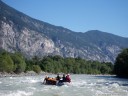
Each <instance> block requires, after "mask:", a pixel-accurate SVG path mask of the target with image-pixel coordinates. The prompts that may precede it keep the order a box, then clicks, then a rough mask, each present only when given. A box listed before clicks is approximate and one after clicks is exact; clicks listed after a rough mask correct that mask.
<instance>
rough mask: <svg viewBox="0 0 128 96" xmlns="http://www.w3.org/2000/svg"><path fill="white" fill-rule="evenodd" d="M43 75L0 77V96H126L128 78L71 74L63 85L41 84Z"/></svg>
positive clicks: (127, 93)
mask: <svg viewBox="0 0 128 96" xmlns="http://www.w3.org/2000/svg"><path fill="white" fill-rule="evenodd" d="M50 76H51V77H55V75H50ZM44 77H45V76H23V77H4V78H0V96H128V80H127V79H119V78H115V76H91V75H71V78H72V82H71V83H70V84H67V85H63V86H55V85H43V84H42V81H43V78H44Z"/></svg>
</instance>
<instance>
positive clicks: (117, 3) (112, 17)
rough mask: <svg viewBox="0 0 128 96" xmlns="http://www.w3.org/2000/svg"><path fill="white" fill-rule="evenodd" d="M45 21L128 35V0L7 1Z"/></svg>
mask: <svg viewBox="0 0 128 96" xmlns="http://www.w3.org/2000/svg"><path fill="white" fill-rule="evenodd" d="M3 1H4V2H5V3H6V4H8V5H10V6H11V7H13V8H15V9H17V10H19V11H21V12H23V13H25V14H27V15H29V16H31V17H33V18H36V19H39V20H41V21H45V22H48V23H50V24H53V25H57V26H63V27H65V28H68V29H70V30H73V31H75V32H86V31H88V30H101V31H104V32H108V33H112V34H115V35H119V36H123V37H128V0H3Z"/></svg>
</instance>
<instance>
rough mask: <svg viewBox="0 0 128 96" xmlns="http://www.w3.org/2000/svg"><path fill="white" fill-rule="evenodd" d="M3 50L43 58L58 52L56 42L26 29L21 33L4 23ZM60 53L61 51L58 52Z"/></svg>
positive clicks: (2, 26) (2, 32)
mask: <svg viewBox="0 0 128 96" xmlns="http://www.w3.org/2000/svg"><path fill="white" fill-rule="evenodd" d="M0 32H1V34H2V36H1V40H0V41H1V48H3V49H5V50H7V51H9V52H15V51H20V52H22V53H23V54H25V55H27V56H31V57H32V56H39V55H40V56H43V55H48V54H51V53H53V52H55V51H56V47H55V45H54V42H53V41H52V40H51V39H49V38H47V37H46V36H43V35H41V34H40V33H38V32H36V31H33V30H29V29H27V28H24V29H23V30H21V31H20V32H18V31H17V29H14V28H13V23H12V22H11V24H8V23H5V22H2V25H1V30H0ZM58 51H59V50H58Z"/></svg>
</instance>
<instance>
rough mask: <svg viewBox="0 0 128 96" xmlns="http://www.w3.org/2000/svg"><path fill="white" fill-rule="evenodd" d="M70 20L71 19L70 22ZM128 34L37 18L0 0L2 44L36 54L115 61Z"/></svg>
mask: <svg viewBox="0 0 128 96" xmlns="http://www.w3.org/2000/svg"><path fill="white" fill-rule="evenodd" d="M67 23H68V22H67ZM127 47H128V38H123V37H120V36H116V35H113V34H109V33H105V32H101V31H98V30H91V31H88V32H85V33H81V32H73V31H71V30H69V29H66V28H63V27H60V26H55V25H51V24H49V23H46V22H43V21H39V20H36V19H33V18H31V17H29V16H27V15H25V14H23V13H21V12H19V11H17V10H15V9H13V8H11V7H9V6H8V5H6V4H5V3H3V2H2V1H1V0H0V48H2V49H5V50H7V51H8V52H16V51H18V52H21V53H22V54H24V56H26V57H27V58H31V57H33V56H39V57H42V56H46V55H61V56H63V57H73V58H76V57H81V58H84V59H88V60H98V61H102V62H103V61H104V62H114V61H115V58H116V56H117V55H118V53H119V52H120V51H121V50H122V49H123V48H127Z"/></svg>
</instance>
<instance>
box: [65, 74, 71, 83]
mask: <svg viewBox="0 0 128 96" xmlns="http://www.w3.org/2000/svg"><path fill="white" fill-rule="evenodd" d="M66 82H69V83H70V82H71V78H70V75H69V74H67V76H66Z"/></svg>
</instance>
